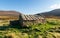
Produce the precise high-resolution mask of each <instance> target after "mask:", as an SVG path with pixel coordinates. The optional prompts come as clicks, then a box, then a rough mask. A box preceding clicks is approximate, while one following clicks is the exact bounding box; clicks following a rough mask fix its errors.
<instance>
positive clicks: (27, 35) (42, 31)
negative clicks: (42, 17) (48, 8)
mask: <svg viewBox="0 0 60 38" xmlns="http://www.w3.org/2000/svg"><path fill="white" fill-rule="evenodd" d="M46 20H47V22H46V23H45V24H41V23H39V24H37V25H31V26H27V27H25V28H21V27H20V26H18V25H17V26H16V27H11V26H9V25H6V26H4V25H3V26H0V38H60V20H59V19H51V18H49V19H48V18H47V19H46ZM1 23H4V22H1ZM5 23H7V22H6V21H5ZM8 23H9V22H8ZM18 27H20V28H18Z"/></svg>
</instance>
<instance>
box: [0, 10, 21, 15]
mask: <svg viewBox="0 0 60 38" xmlns="http://www.w3.org/2000/svg"><path fill="white" fill-rule="evenodd" d="M19 14H20V13H19V12H17V11H0V16H1V15H2V16H4V15H6V16H7V15H8V16H9V15H12V16H17V15H19Z"/></svg>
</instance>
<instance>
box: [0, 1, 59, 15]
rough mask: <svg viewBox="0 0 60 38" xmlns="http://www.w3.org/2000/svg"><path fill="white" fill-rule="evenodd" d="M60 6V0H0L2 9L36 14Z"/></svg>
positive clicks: (0, 8)
mask: <svg viewBox="0 0 60 38" xmlns="http://www.w3.org/2000/svg"><path fill="white" fill-rule="evenodd" d="M58 8H60V0H0V10H15V11H19V12H21V13H23V14H36V13H41V12H46V11H50V10H53V9H58Z"/></svg>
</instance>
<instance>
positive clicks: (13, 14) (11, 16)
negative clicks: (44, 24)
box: [0, 11, 21, 20]
mask: <svg viewBox="0 0 60 38" xmlns="http://www.w3.org/2000/svg"><path fill="white" fill-rule="evenodd" d="M20 14H21V13H19V12H17V11H0V20H18V19H19V15H20Z"/></svg>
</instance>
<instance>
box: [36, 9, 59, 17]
mask: <svg viewBox="0 0 60 38" xmlns="http://www.w3.org/2000/svg"><path fill="white" fill-rule="evenodd" d="M36 15H44V16H46V17H47V16H48V17H50V16H60V9H55V10H52V11H49V12H44V13H38V14H36Z"/></svg>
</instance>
